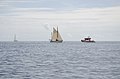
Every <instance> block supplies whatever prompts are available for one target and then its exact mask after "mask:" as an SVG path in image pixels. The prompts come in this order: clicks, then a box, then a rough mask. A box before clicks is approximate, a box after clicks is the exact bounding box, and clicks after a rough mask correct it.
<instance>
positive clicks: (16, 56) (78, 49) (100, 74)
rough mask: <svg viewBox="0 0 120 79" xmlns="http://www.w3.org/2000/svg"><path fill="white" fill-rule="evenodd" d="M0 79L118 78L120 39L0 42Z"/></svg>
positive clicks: (119, 77) (119, 71)
mask: <svg viewBox="0 0 120 79" xmlns="http://www.w3.org/2000/svg"><path fill="white" fill-rule="evenodd" d="M0 79H120V42H96V43H81V42H63V43H49V42H16V43H14V42H0Z"/></svg>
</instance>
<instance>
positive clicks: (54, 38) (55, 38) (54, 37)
mask: <svg viewBox="0 0 120 79" xmlns="http://www.w3.org/2000/svg"><path fill="white" fill-rule="evenodd" d="M51 41H63V40H62V37H61V35H60V33H59V32H58V28H57V30H56V29H55V28H53V33H52V37H51Z"/></svg>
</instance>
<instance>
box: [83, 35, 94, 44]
mask: <svg viewBox="0 0 120 79" xmlns="http://www.w3.org/2000/svg"><path fill="white" fill-rule="evenodd" d="M81 42H88V43H89V42H95V41H94V40H91V38H90V37H89V36H88V37H87V38H84V40H81Z"/></svg>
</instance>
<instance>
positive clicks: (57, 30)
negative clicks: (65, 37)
mask: <svg viewBox="0 0 120 79" xmlns="http://www.w3.org/2000/svg"><path fill="white" fill-rule="evenodd" d="M57 38H58V27H57Z"/></svg>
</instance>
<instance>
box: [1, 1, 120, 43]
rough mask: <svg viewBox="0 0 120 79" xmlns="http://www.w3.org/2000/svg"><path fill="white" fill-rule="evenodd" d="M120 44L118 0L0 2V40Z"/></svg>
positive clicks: (119, 7)
mask: <svg viewBox="0 0 120 79" xmlns="http://www.w3.org/2000/svg"><path fill="white" fill-rule="evenodd" d="M57 26H58V28H59V32H60V34H61V36H62V38H63V40H64V41H80V40H81V39H83V38H85V37H87V36H90V37H91V38H93V39H94V40H96V41H120V0H0V41H13V38H14V35H15V34H16V36H17V40H19V41H49V39H50V37H51V36H50V35H51V31H52V28H53V27H55V28H56V27H57Z"/></svg>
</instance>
